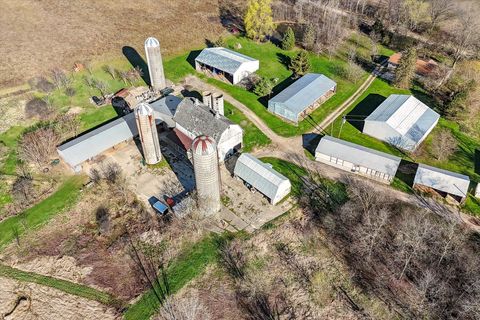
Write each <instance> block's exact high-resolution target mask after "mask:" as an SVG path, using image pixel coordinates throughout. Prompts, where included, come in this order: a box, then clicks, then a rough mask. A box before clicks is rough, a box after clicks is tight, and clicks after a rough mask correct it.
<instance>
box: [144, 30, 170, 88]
mask: <svg viewBox="0 0 480 320" xmlns="http://www.w3.org/2000/svg"><path fill="white" fill-rule="evenodd" d="M145 55H146V56H147V64H148V74H149V76H150V85H151V86H152V88H153V89H154V90H157V91H159V90H162V89H164V88H165V87H166V86H167V85H166V82H165V74H164V72H163V62H162V53H161V52H160V42H159V41H158V40H157V39H156V38H154V37H150V38H148V39H147V40H145Z"/></svg>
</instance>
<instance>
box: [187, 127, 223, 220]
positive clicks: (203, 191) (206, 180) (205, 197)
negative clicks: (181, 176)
mask: <svg viewBox="0 0 480 320" xmlns="http://www.w3.org/2000/svg"><path fill="white" fill-rule="evenodd" d="M192 154H193V170H194V172H195V183H196V188H197V206H198V208H199V210H200V212H201V213H202V214H204V215H210V214H213V213H215V212H218V211H219V210H220V207H221V202H220V171H219V167H218V156H217V145H216V143H215V140H214V139H213V138H211V137H209V136H199V137H197V138H195V140H193V142H192Z"/></svg>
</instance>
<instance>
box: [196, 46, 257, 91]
mask: <svg viewBox="0 0 480 320" xmlns="http://www.w3.org/2000/svg"><path fill="white" fill-rule="evenodd" d="M259 67H260V62H259V61H258V60H257V59H253V58H250V57H248V56H246V55H243V54H241V53H238V52H235V51H233V50H230V49H226V48H223V47H217V48H206V49H203V50H202V52H200V54H199V55H198V56H197V57H196V58H195V69H196V70H197V71H199V72H203V73H205V74H207V75H208V76H210V77H213V78H217V79H220V80H224V81H227V82H230V83H231V84H237V83H239V82H240V81H242V80H243V79H245V78H246V77H248V76H249V75H250V74H251V73H254V72H255V71H257V70H258V69H259Z"/></svg>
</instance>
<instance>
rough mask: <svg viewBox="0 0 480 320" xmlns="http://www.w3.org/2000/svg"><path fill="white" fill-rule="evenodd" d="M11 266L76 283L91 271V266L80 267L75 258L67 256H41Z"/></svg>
mask: <svg viewBox="0 0 480 320" xmlns="http://www.w3.org/2000/svg"><path fill="white" fill-rule="evenodd" d="M12 267H15V268H18V269H20V270H24V271H28V272H35V273H40V274H43V275H47V276H52V277H55V278H60V279H64V280H68V281H73V282H77V283H78V282H82V281H83V280H84V279H85V278H86V277H87V276H88V275H89V274H90V273H91V272H92V267H80V266H78V265H77V261H76V260H75V258H73V257H68V256H63V257H53V256H42V257H38V258H35V259H33V260H31V261H26V262H24V263H18V264H15V263H13V264H12Z"/></svg>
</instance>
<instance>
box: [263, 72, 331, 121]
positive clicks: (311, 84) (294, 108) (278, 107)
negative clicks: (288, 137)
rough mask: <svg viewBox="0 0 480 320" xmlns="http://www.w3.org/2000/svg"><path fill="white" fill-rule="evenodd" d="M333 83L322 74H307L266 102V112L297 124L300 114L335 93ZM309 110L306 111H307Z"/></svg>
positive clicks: (312, 108)
mask: <svg viewBox="0 0 480 320" xmlns="http://www.w3.org/2000/svg"><path fill="white" fill-rule="evenodd" d="M336 88H337V84H336V83H335V81H333V80H331V79H330V78H327V77H326V76H324V75H323V74H318V73H307V74H306V75H304V76H303V77H301V78H300V79H298V80H297V81H295V82H294V83H292V84H291V85H290V86H288V87H287V88H286V89H284V90H283V91H282V92H280V93H279V94H277V95H276V96H275V97H273V98H272V99H270V100H269V101H268V110H269V111H270V112H272V113H275V114H277V115H279V116H281V117H283V118H285V119H287V120H290V121H293V122H298V121H299V118H300V116H301V114H302V113H304V112H307V111H312V110H314V109H315V108H316V107H318V105H315V104H318V102H319V101H320V100H321V99H322V98H324V99H326V98H328V95H329V94H333V93H334V92H335V91H336ZM309 107H310V109H311V110H307V109H309Z"/></svg>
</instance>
